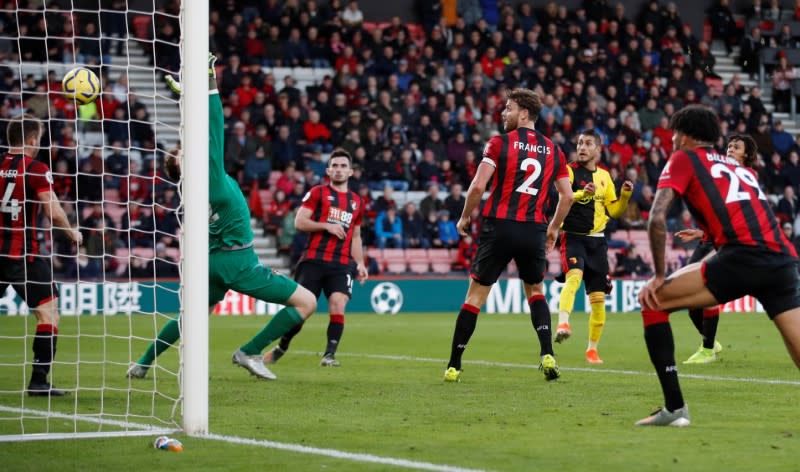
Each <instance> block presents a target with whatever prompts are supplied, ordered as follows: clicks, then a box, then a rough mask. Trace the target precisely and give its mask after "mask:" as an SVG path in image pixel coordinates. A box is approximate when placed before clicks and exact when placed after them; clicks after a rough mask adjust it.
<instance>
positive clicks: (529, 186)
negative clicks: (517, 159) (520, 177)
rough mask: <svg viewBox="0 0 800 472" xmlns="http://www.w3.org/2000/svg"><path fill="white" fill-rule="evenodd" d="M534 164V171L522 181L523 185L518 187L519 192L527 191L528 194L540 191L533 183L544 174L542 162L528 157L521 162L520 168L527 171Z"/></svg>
mask: <svg viewBox="0 0 800 472" xmlns="http://www.w3.org/2000/svg"><path fill="white" fill-rule="evenodd" d="M531 166H533V173H532V174H531V175H529V176H528V178H527V179H525V181H524V182H522V185H520V186H519V187H517V192H520V193H525V194H528V195H536V194H537V193H539V189H538V188H534V187H533V183H534V182H536V179H538V178H539V176H540V175H541V174H542V164H541V163H540V162H539V161H537V160H536V159H533V158H530V157H529V158H527V159H525V160H523V161H522V163H520V165H519V168H520V170H521V171H523V172H527V171H528V168H529V167H531Z"/></svg>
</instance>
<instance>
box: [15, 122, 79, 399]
mask: <svg viewBox="0 0 800 472" xmlns="http://www.w3.org/2000/svg"><path fill="white" fill-rule="evenodd" d="M42 132H43V129H42V124H41V122H40V121H39V120H38V119H36V117H34V116H31V115H22V116H18V117H16V118H13V119H11V120H10V122H9V124H8V129H7V131H6V135H7V138H8V143H7V144H8V154H6V155H5V157H3V159H0V296H2V295H3V294H4V293H5V291H6V287H8V286H9V285H11V286H12V287H14V290H15V291H16V292H17V295H19V296H20V298H22V299H23V300H25V303H27V304H28V306H29V307H31V308H32V309H33V313H34V314H35V315H36V321H37V325H36V335H35V336H34V338H33V368H32V369H31V370H32V372H31V381H30V384H28V395H30V396H53V397H62V396H64V395H66V392H64V391H63V390H58V389H55V388H53V386H52V385H51V384H50V383H49V382H48V380H47V376H48V374H49V373H50V365H51V364H52V362H53V358H54V357H55V355H56V345H57V343H58V289H57V288H56V285H55V284H54V283H53V271H52V266H51V262H50V257H49V256H47V255H45V254H43V253H42V252H41V251H40V250H39V244H38V241H37V240H36V238H35V237H34V233H36V231H37V230H38V229H39V228H38V214H39V209H40V208H41V209H42V211H43V212H44V214H45V216H47V217H48V219H50V221H51V222H52V226H53V228H58V229H61V230H63V231H64V232H65V233H66V235H67V236H68V237H69V238H70V239H71V240H72V241H74V242H75V243H77V244H81V242H82V240H83V237H82V236H81V233H80V231H78V230H77V229H73V228H71V227H70V224H69V220H68V219H67V215H66V214H65V213H64V210H63V209H62V208H61V204H60V203H59V201H58V197H56V194H55V193H54V192H53V189H52V185H53V177H52V175H51V174H50V169H49V168H48V167H47V165H46V164H44V163H43V162H40V161H37V160H36V159H34V157H35V156H36V154H38V153H39V146H40V142H41V140H42Z"/></svg>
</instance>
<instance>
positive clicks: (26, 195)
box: [0, 154, 53, 258]
mask: <svg viewBox="0 0 800 472" xmlns="http://www.w3.org/2000/svg"><path fill="white" fill-rule="evenodd" d="M52 184H53V177H52V175H51V174H50V168H49V167H47V165H46V164H44V163H43V162H40V161H37V160H35V159H33V158H32V157H28V156H23V155H22V154H7V155H6V156H5V157H4V158H3V160H2V161H0V255H2V256H7V257H11V258H22V257H25V256H31V255H36V254H38V253H39V243H38V241H37V240H36V238H35V237H34V233H35V232H36V230H37V229H38V228H36V219H37V217H38V215H39V207H40V206H41V204H40V203H39V195H38V194H39V193H41V192H50V191H52Z"/></svg>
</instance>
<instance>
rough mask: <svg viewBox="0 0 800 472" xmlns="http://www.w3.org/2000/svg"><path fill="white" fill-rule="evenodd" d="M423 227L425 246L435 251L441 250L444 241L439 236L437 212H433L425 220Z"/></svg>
mask: <svg viewBox="0 0 800 472" xmlns="http://www.w3.org/2000/svg"><path fill="white" fill-rule="evenodd" d="M424 220H425V221H424V222H423V226H422V234H423V243H422V244H423V246H424V247H428V248H433V249H437V248H438V249H441V248H443V247H444V246H443V245H442V240H441V238H440V236H439V217H438V216H437V213H436V212H431V213H429V214H428V217H427V218H425V219H424Z"/></svg>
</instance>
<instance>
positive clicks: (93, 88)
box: [61, 67, 100, 105]
mask: <svg viewBox="0 0 800 472" xmlns="http://www.w3.org/2000/svg"><path fill="white" fill-rule="evenodd" d="M61 89H62V90H63V92H64V96H65V97H67V98H69V99H74V100H75V101H76V102H78V103H80V104H82V105H86V104H87V103H92V102H93V101H95V100H96V99H97V96H98V95H100V79H98V78H97V75H95V73H94V72H92V71H90V70H89V69H86V68H84V67H76V68H74V69H72V70H71V71H69V72H67V73H66V74H65V75H64V78H63V79H62V80H61Z"/></svg>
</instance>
